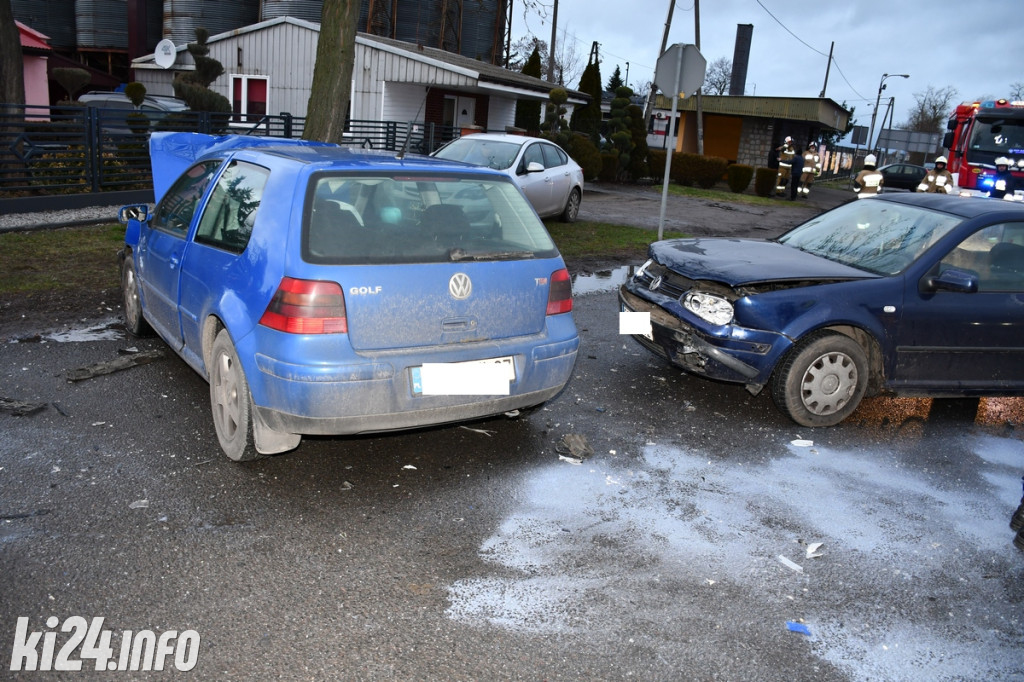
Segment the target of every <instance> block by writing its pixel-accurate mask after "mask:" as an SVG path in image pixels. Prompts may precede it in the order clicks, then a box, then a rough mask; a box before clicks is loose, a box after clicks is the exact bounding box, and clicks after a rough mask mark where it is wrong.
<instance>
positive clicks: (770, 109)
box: [654, 95, 850, 130]
mask: <svg viewBox="0 0 1024 682" xmlns="http://www.w3.org/2000/svg"><path fill="white" fill-rule="evenodd" d="M654 106H655V108H656V109H661V110H665V111H668V110H671V109H672V98H671V97H665V96H664V95H658V97H657V99H656V100H655V105H654ZM677 106H678V107H679V111H696V110H697V98H696V97H687V98H686V99H683V100H679V103H678V105H677ZM701 109H702V110H703V112H704V113H705V114H721V115H723V116H739V117H744V118H771V119H785V120H787V121H803V122H805V123H815V124H818V125H821V126H825V127H827V128H833V129H835V130H846V126H847V124H848V123H849V120H850V112H849V111H847V110H846V109H844V108H843V107H841V106H840V105H838V104H836V103H835V101H833V100H831V99H829V98H827V97H746V96H742V97H741V96H732V95H702V96H701Z"/></svg>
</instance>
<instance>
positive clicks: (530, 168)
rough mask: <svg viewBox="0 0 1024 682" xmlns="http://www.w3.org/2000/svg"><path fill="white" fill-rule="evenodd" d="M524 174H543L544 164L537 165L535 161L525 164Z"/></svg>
mask: <svg viewBox="0 0 1024 682" xmlns="http://www.w3.org/2000/svg"><path fill="white" fill-rule="evenodd" d="M526 172H527V173H543V172H544V164H542V163H538V162H537V161H531V162H530V163H528V164H526Z"/></svg>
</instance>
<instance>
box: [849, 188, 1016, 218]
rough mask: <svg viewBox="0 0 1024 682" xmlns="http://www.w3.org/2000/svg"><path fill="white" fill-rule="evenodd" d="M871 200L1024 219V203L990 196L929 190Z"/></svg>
mask: <svg viewBox="0 0 1024 682" xmlns="http://www.w3.org/2000/svg"><path fill="white" fill-rule="evenodd" d="M869 201H888V202H892V203H896V204H910V205H913V206H920V207H921V208H927V209H931V210H935V211H942V212H944V213H949V214H951V215H955V216H958V217H960V218H963V219H965V220H969V219H972V218H977V217H979V216H984V215H988V214H995V213H1008V214H1010V215H1009V217H1008V219H1009V220H1024V203H1022V202H1018V201H1004V200H1003V199H992V198H990V197H975V196H971V197H961V196H953V195H947V194H935V193H929V192H906V193H899V194H895V193H894V194H880V195H878V196H874V197H871V199H869Z"/></svg>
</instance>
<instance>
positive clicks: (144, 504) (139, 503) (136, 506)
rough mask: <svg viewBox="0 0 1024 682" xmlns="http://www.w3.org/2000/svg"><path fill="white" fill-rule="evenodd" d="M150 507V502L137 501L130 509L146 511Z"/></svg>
mask: <svg viewBox="0 0 1024 682" xmlns="http://www.w3.org/2000/svg"><path fill="white" fill-rule="evenodd" d="M148 506H149V500H135V501H134V502H132V503H131V504H129V505H128V508H129V509H145V508H146V507H148Z"/></svg>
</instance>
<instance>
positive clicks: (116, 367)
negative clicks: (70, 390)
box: [67, 350, 164, 382]
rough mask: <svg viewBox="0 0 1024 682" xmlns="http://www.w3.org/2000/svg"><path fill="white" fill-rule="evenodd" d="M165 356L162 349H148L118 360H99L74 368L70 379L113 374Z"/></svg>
mask: <svg viewBox="0 0 1024 682" xmlns="http://www.w3.org/2000/svg"><path fill="white" fill-rule="evenodd" d="M162 357H164V353H163V351H161V350H147V351H145V352H143V353H135V354H134V355H125V356H122V357H120V358H118V359H116V360H111V361H110V362H99V363H97V364H95V365H89V366H88V367H80V368H78V369H73V370H71V371H70V372H68V377H67V378H68V381H71V382H75V381H85V380H86V379H93V378H95V377H98V376H103V375H104V374H113V373H114V372H120V371H122V370H125V369H130V368H132V367H137V366H139V365H148V364H149V363H151V362H155V361H157V360H159V359H161V358H162Z"/></svg>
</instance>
